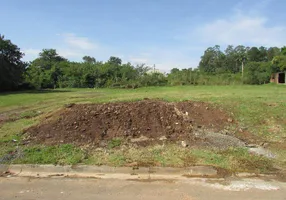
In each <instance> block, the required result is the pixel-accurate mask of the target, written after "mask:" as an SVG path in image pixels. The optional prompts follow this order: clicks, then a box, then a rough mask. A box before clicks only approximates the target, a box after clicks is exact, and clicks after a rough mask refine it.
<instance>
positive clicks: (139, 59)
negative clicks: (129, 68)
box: [128, 57, 148, 64]
mask: <svg viewBox="0 0 286 200" xmlns="http://www.w3.org/2000/svg"><path fill="white" fill-rule="evenodd" d="M128 61H129V62H132V63H136V64H142V63H147V62H148V59H147V58H142V57H129V58H128Z"/></svg>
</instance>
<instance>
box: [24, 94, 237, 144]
mask: <svg viewBox="0 0 286 200" xmlns="http://www.w3.org/2000/svg"><path fill="white" fill-rule="evenodd" d="M230 123H234V122H233V120H232V119H230V117H229V116H228V115H227V114H226V113H225V112H224V111H222V110H220V109H216V108H214V107H213V106H211V105H209V104H207V103H204V102H192V101H183V102H178V103H169V102H164V101H161V100H150V99H145V100H142V101H137V102H121V103H105V104H76V105H71V106H67V107H66V108H63V110H61V112H57V113H56V114H55V115H54V116H53V117H51V118H50V119H48V120H47V121H46V122H45V121H43V122H42V123H41V124H39V125H37V126H34V127H31V128H29V129H28V130H27V131H26V132H27V136H28V137H27V139H28V140H29V141H31V142H32V143H44V144H63V143H73V144H76V145H86V144H90V145H94V146H100V144H101V143H102V142H104V141H108V140H111V139H113V138H125V139H127V140H129V141H130V140H132V139H134V138H143V139H144V140H143V141H142V144H143V145H144V146H145V145H149V144H150V143H152V142H154V141H157V142H159V141H161V142H162V140H167V141H183V140H184V141H187V142H188V144H189V145H192V144H194V145H196V144H198V143H200V142H201V143H202V142H204V141H203V140H206V139H205V138H200V137H199V138H198V137H197V136H196V135H197V134H195V133H196V132H197V131H202V130H208V131H214V132H219V131H220V130H222V129H223V128H224V127H225V126H227V125H229V124H230ZM146 138H147V139H148V140H147V139H146ZM138 141H140V139H139V140H138Z"/></svg>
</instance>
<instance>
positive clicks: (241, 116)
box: [0, 85, 286, 171]
mask: <svg viewBox="0 0 286 200" xmlns="http://www.w3.org/2000/svg"><path fill="white" fill-rule="evenodd" d="M143 98H160V99H163V100H166V101H182V100H193V101H205V102H210V103H213V104H214V105H217V106H220V107H222V108H223V109H224V110H225V111H227V112H228V113H230V114H231V115H234V119H235V120H236V121H237V122H238V123H239V125H240V126H241V127H246V128H247V130H249V132H250V133H251V134H252V135H254V136H256V137H257V138H259V142H261V141H262V142H267V143H269V144H270V145H269V149H270V150H272V151H273V152H274V153H275V154H277V158H276V159H275V160H271V161H269V160H266V159H264V158H257V157H251V156H250V155H247V154H245V151H244V150H243V149H241V150H229V151H227V152H207V150H193V151H192V152H185V150H184V152H182V151H181V150H174V147H169V149H172V148H173V150H172V152H176V151H178V154H183V155H184V158H182V159H179V160H178V159H175V158H176V155H175V154H174V153H172V152H171V151H165V152H166V155H164V156H163V155H161V154H158V152H157V151H162V149H160V148H159V150H156V148H157V147H153V148H151V149H149V150H146V149H141V150H138V151H136V152H134V151H132V150H129V152H127V153H126V152H120V151H116V150H111V153H110V156H109V157H108V158H104V159H103V157H104V156H103V155H100V154H101V153H93V154H92V155H86V152H84V151H81V150H80V149H79V148H77V147H73V146H72V145H65V146H56V147H45V146H37V147H22V148H23V155H24V157H21V158H17V159H15V160H13V162H14V163H57V164H76V163H79V162H84V163H88V164H109V165H123V164H124V163H126V162H127V163H128V162H131V161H134V160H136V159H135V157H136V156H137V157H140V156H139V155H141V154H145V155H149V154H150V156H149V157H148V158H146V159H147V160H148V159H149V160H150V159H153V160H155V161H156V162H159V163H161V165H162V166H184V165H185V164H186V163H188V162H186V159H187V158H189V161H190V163H189V164H207V165H215V166H218V167H223V168H229V169H233V167H231V166H230V165H229V164H228V163H229V162H230V161H232V163H236V162H238V160H243V159H244V161H245V160H248V161H249V162H251V161H253V160H255V159H256V161H257V160H258V161H259V162H258V161H257V162H256V164H257V165H253V166H254V167H253V169H254V168H255V167H257V169H259V170H262V169H263V170H265V169H264V167H263V166H266V168H267V169H268V168H269V167H267V166H268V164H269V163H268V164H267V162H271V163H274V164H275V165H278V166H280V167H285V166H286V145H284V144H285V141H286V87H285V86H280V85H279V86H278V85H263V86H245V85H244V86H180V87H148V88H138V89H64V90H45V91H38V92H37V91H27V92H12V93H1V94H0V121H1V120H3V119H5V121H4V122H2V124H1V122H0V146H1V147H0V158H2V157H3V156H4V155H7V154H9V152H11V151H15V149H16V148H17V146H18V143H19V141H21V133H22V131H23V130H24V129H25V128H27V127H29V126H31V125H34V124H37V123H39V121H40V119H41V118H42V117H43V116H45V115H49V114H51V113H52V112H54V111H56V110H58V109H60V108H62V107H63V106H64V105H65V104H68V103H103V102H116V101H133V100H140V99H143ZM13 140H14V142H13ZM154 148H155V150H154ZM164 148H166V147H164ZM146 151H148V152H149V153H148V152H146ZM189 151H190V150H189ZM150 152H151V153H150ZM97 154H98V155H97ZM82 157H84V158H85V159H82ZM254 158H255V159H254ZM147 160H146V162H147ZM187 160H188V159H187ZM260 161H261V163H264V165H263V166H261V163H260ZM176 163H177V164H176ZM243 163H245V162H243ZM237 170H242V171H245V170H247V167H245V166H244V167H240V168H239V169H237Z"/></svg>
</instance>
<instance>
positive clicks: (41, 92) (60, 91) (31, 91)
mask: <svg viewBox="0 0 286 200" xmlns="http://www.w3.org/2000/svg"><path fill="white" fill-rule="evenodd" d="M63 92H72V91H71V90H53V89H45V90H22V91H21V90H19V91H9V92H7V91H5V92H0V96H2V95H10V94H47V93H63Z"/></svg>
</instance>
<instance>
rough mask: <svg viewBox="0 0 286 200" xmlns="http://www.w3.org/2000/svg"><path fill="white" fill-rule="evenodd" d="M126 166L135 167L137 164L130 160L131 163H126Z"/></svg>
mask: <svg viewBox="0 0 286 200" xmlns="http://www.w3.org/2000/svg"><path fill="white" fill-rule="evenodd" d="M125 166H126V167H136V166H138V163H137V162H132V163H128V164H126V165H125Z"/></svg>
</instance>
